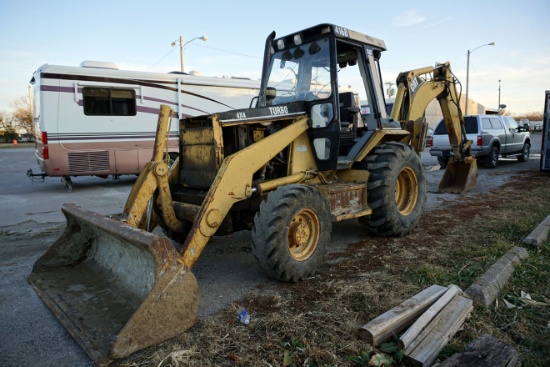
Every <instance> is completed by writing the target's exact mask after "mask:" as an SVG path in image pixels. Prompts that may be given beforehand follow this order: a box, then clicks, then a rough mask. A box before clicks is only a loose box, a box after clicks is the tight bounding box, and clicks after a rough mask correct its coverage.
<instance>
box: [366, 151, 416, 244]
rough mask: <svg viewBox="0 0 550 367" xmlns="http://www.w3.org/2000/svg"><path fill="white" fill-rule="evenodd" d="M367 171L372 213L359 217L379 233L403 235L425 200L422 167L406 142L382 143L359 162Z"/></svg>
mask: <svg viewBox="0 0 550 367" xmlns="http://www.w3.org/2000/svg"><path fill="white" fill-rule="evenodd" d="M362 166H363V167H365V166H366V169H367V170H368V171H369V180H368V185H367V188H368V193H367V195H368V203H369V206H370V208H371V209H372V214H371V215H368V216H365V217H361V218H359V221H360V222H361V223H363V224H364V225H365V226H366V227H367V229H368V230H369V231H370V232H373V233H375V234H377V235H380V236H404V235H406V234H408V233H410V232H411V231H412V230H413V229H414V228H416V226H417V225H418V221H419V220H420V216H421V215H422V212H423V211H424V204H425V203H426V179H425V176H424V166H423V165H422V163H421V161H420V158H419V156H418V155H417V154H416V153H415V151H414V150H413V148H412V147H411V146H410V145H407V144H402V143H395V142H390V143H385V144H382V145H380V146H379V147H377V148H376V149H374V152H372V153H371V154H369V155H368V156H367V157H366V158H365V161H364V162H363V165H362Z"/></svg>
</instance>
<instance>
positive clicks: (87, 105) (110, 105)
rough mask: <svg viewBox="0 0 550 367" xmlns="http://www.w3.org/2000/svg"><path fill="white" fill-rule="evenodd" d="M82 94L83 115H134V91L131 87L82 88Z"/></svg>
mask: <svg viewBox="0 0 550 367" xmlns="http://www.w3.org/2000/svg"><path fill="white" fill-rule="evenodd" d="M82 94H83V96H84V114H85V115H91V116H135V115H136V93H135V91H134V90H132V89H108V88H84V89H83V90H82Z"/></svg>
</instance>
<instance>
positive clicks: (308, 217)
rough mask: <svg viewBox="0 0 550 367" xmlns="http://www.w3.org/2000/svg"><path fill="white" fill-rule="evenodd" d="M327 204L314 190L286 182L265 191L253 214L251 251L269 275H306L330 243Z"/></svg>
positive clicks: (287, 277) (297, 277)
mask: <svg viewBox="0 0 550 367" xmlns="http://www.w3.org/2000/svg"><path fill="white" fill-rule="evenodd" d="M331 230H332V223H331V220H330V207H329V205H328V203H327V201H326V200H325V198H324V197H323V196H322V195H321V193H320V192H319V191H317V190H316V189H314V188H312V187H309V186H306V185H299V184H293V185H286V186H281V187H279V188H277V189H276V190H275V191H273V192H271V193H269V194H268V196H267V199H266V200H265V201H264V202H262V204H261V205H260V210H259V211H258V213H256V216H255V217H254V228H253V229H252V243H253V253H254V256H255V257H256V259H257V260H258V262H259V264H260V266H261V267H262V268H263V269H264V270H265V271H266V273H267V274H269V275H270V276H271V277H273V278H275V279H278V280H282V281H290V282H296V281H298V280H301V279H304V278H308V277H309V276H311V275H313V274H314V273H315V270H316V269H317V267H318V266H319V264H320V263H321V261H322V258H323V256H324V254H325V252H326V250H327V247H328V245H329V243H330V232H331Z"/></svg>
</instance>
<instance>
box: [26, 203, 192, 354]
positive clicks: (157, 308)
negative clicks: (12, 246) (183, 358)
mask: <svg viewBox="0 0 550 367" xmlns="http://www.w3.org/2000/svg"><path fill="white" fill-rule="evenodd" d="M62 211H63V213H64V215H65V217H66V219H67V228H66V229H65V232H64V234H63V235H62V236H61V237H60V238H59V239H58V240H57V241H56V242H55V243H54V244H53V245H52V247H50V248H49V249H48V251H47V252H46V253H45V254H44V255H43V256H42V257H41V258H40V259H38V261H37V262H36V263H35V264H34V267H33V270H32V273H31V275H30V277H29V281H30V282H31V284H32V285H33V287H34V289H35V290H36V292H37V293H38V294H39V295H40V297H41V298H42V299H43V300H44V302H45V303H46V304H47V305H48V307H49V308H50V309H51V310H52V311H53V313H54V314H55V315H56V316H57V318H59V320H60V321H61V322H62V323H63V325H64V326H65V328H66V329H67V330H68V331H69V332H70V333H71V334H72V335H73V337H74V338H75V339H76V340H77V342H78V343H79V344H80V345H81V347H82V348H83V349H84V350H85V351H86V352H87V353H88V355H89V356H90V357H91V358H92V359H93V360H94V361H95V362H96V363H97V364H99V365H107V364H109V363H110V362H112V361H113V360H115V359H120V358H124V357H126V356H128V355H130V354H131V353H133V352H135V351H137V350H140V349H142V348H145V347H148V346H151V345H154V344H157V343H160V342H162V341H164V340H167V339H170V338H172V337H174V336H176V335H178V334H179V333H181V332H183V331H185V330H187V329H188V328H190V327H191V326H192V325H193V324H194V323H195V321H196V317H197V308H198V285H197V281H196V280H195V277H194V275H193V274H192V273H191V271H190V270H189V269H188V268H187V267H186V266H185V265H183V262H182V261H181V256H180V255H179V253H178V252H177V251H176V249H175V248H174V247H173V245H172V243H171V242H170V240H168V239H167V238H164V237H159V236H155V235H153V234H151V233H148V232H145V231H142V230H139V229H136V228H134V227H131V226H128V225H126V224H124V223H122V222H119V221H115V220H112V219H109V218H105V217H103V216H101V215H99V214H96V213H93V212H90V211H87V210H84V209H81V208H79V207H77V206H75V205H74V204H65V205H64V206H63V208H62Z"/></svg>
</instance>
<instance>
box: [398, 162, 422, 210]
mask: <svg viewBox="0 0 550 367" xmlns="http://www.w3.org/2000/svg"><path fill="white" fill-rule="evenodd" d="M417 200H418V179H417V178H416V174H415V173H414V171H413V170H412V169H411V168H410V167H405V168H403V169H402V170H401V172H399V176H397V182H396V184H395V203H396V204H397V210H399V213H401V214H402V215H409V214H411V213H412V211H413V210H414V207H415V206H416V201H417Z"/></svg>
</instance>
